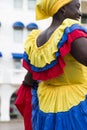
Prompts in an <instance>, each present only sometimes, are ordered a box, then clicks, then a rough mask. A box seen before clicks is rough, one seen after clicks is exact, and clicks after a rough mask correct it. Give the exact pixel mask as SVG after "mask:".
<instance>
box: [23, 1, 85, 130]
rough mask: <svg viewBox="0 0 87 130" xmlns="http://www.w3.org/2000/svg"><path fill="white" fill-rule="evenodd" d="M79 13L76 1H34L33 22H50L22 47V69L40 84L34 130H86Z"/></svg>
mask: <svg viewBox="0 0 87 130" xmlns="http://www.w3.org/2000/svg"><path fill="white" fill-rule="evenodd" d="M79 9H80V2H79V0H48V1H47V0H38V1H37V4H36V19H37V20H41V19H45V18H49V17H52V18H53V20H52V23H51V25H50V26H49V27H48V28H47V29H46V30H45V31H43V32H41V30H34V31H32V32H31V34H30V35H29V37H28V38H27V40H26V42H25V46H24V49H25V54H24V60H23V66H24V67H25V68H26V69H27V70H28V72H29V73H31V75H32V78H33V80H36V81H37V80H40V83H39V85H38V90H37V97H38V101H39V108H38V111H36V109H35V107H33V113H34V116H33V113H32V119H35V120H32V129H33V130H86V129H87V98H86V94H87V67H86V66H87V51H86V50H87V49H86V48H87V29H86V28H84V27H83V26H82V25H81V24H80V22H79V21H78V20H79V18H80V16H81V13H80V11H79ZM83 44H84V45H83ZM25 82H26V81H25ZM33 98H34V97H32V99H33ZM33 105H34V104H33ZM35 113H36V116H35ZM26 130H27V129H26Z"/></svg>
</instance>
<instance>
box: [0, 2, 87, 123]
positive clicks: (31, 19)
mask: <svg viewBox="0 0 87 130" xmlns="http://www.w3.org/2000/svg"><path fill="white" fill-rule="evenodd" d="M35 3H36V0H1V1H0V121H9V120H10V119H11V117H10V114H11V101H12V95H14V93H15V92H16V91H17V89H18V88H19V85H20V84H21V83H22V81H23V78H24V75H25V74H26V70H25V69H24V68H23V67H22V58H23V52H24V48H23V47H24V42H25V40H26V38H27V36H28V34H29V33H30V31H31V30H32V29H34V28H40V29H42V30H43V29H45V28H46V27H47V26H48V25H49V24H50V22H51V19H47V20H42V21H36V20H35ZM81 5H82V6H81V10H82V12H83V17H82V19H81V21H82V22H83V24H84V26H85V25H86V24H87V9H86V7H87V0H82V1H81Z"/></svg>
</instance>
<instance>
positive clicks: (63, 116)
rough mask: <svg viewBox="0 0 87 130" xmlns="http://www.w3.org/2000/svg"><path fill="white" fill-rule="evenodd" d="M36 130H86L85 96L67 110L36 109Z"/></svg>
mask: <svg viewBox="0 0 87 130" xmlns="http://www.w3.org/2000/svg"><path fill="white" fill-rule="evenodd" d="M37 130H87V98H86V100H85V101H82V102H81V103H80V104H79V105H77V106H74V107H72V108H71V109H70V110H69V111H67V112H59V113H55V114H54V113H44V112H42V111H40V110H39V111H38V114H37Z"/></svg>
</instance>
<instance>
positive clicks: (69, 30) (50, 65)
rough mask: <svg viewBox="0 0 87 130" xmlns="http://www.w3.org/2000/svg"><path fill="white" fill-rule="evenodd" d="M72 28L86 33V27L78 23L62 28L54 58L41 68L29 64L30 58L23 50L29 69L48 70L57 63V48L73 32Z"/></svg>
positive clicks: (58, 53)
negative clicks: (61, 35) (62, 32)
mask: <svg viewBox="0 0 87 130" xmlns="http://www.w3.org/2000/svg"><path fill="white" fill-rule="evenodd" d="M74 30H81V31H83V32H85V33H87V29H86V28H84V27H83V26H80V25H78V24H74V25H72V26H71V27H67V28H66V29H65V30H64V34H63V37H62V39H61V41H60V42H59V43H58V52H56V53H55V56H56V60H54V61H52V62H51V63H50V64H46V65H45V66H44V67H42V68H37V67H35V66H34V65H32V64H30V60H29V59H28V55H27V54H26V52H24V56H23V59H24V60H25V61H26V62H27V63H28V64H29V66H31V69H32V70H33V71H36V72H41V71H45V70H48V69H50V68H52V67H53V66H54V65H56V64H57V63H58V60H57V58H58V57H59V55H60V52H59V50H60V48H61V47H62V46H63V45H64V44H65V42H66V41H67V38H68V34H69V33H71V32H73V31H74Z"/></svg>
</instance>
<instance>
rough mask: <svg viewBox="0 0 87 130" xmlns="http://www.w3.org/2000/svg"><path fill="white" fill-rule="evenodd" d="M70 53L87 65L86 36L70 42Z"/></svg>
mask: <svg viewBox="0 0 87 130" xmlns="http://www.w3.org/2000/svg"><path fill="white" fill-rule="evenodd" d="M71 54H72V56H73V57H74V58H75V59H76V60H77V61H78V62H80V63H81V64H83V65H85V66H87V38H84V37H81V38H79V39H77V40H75V41H74V42H73V43H72V44H71Z"/></svg>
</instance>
